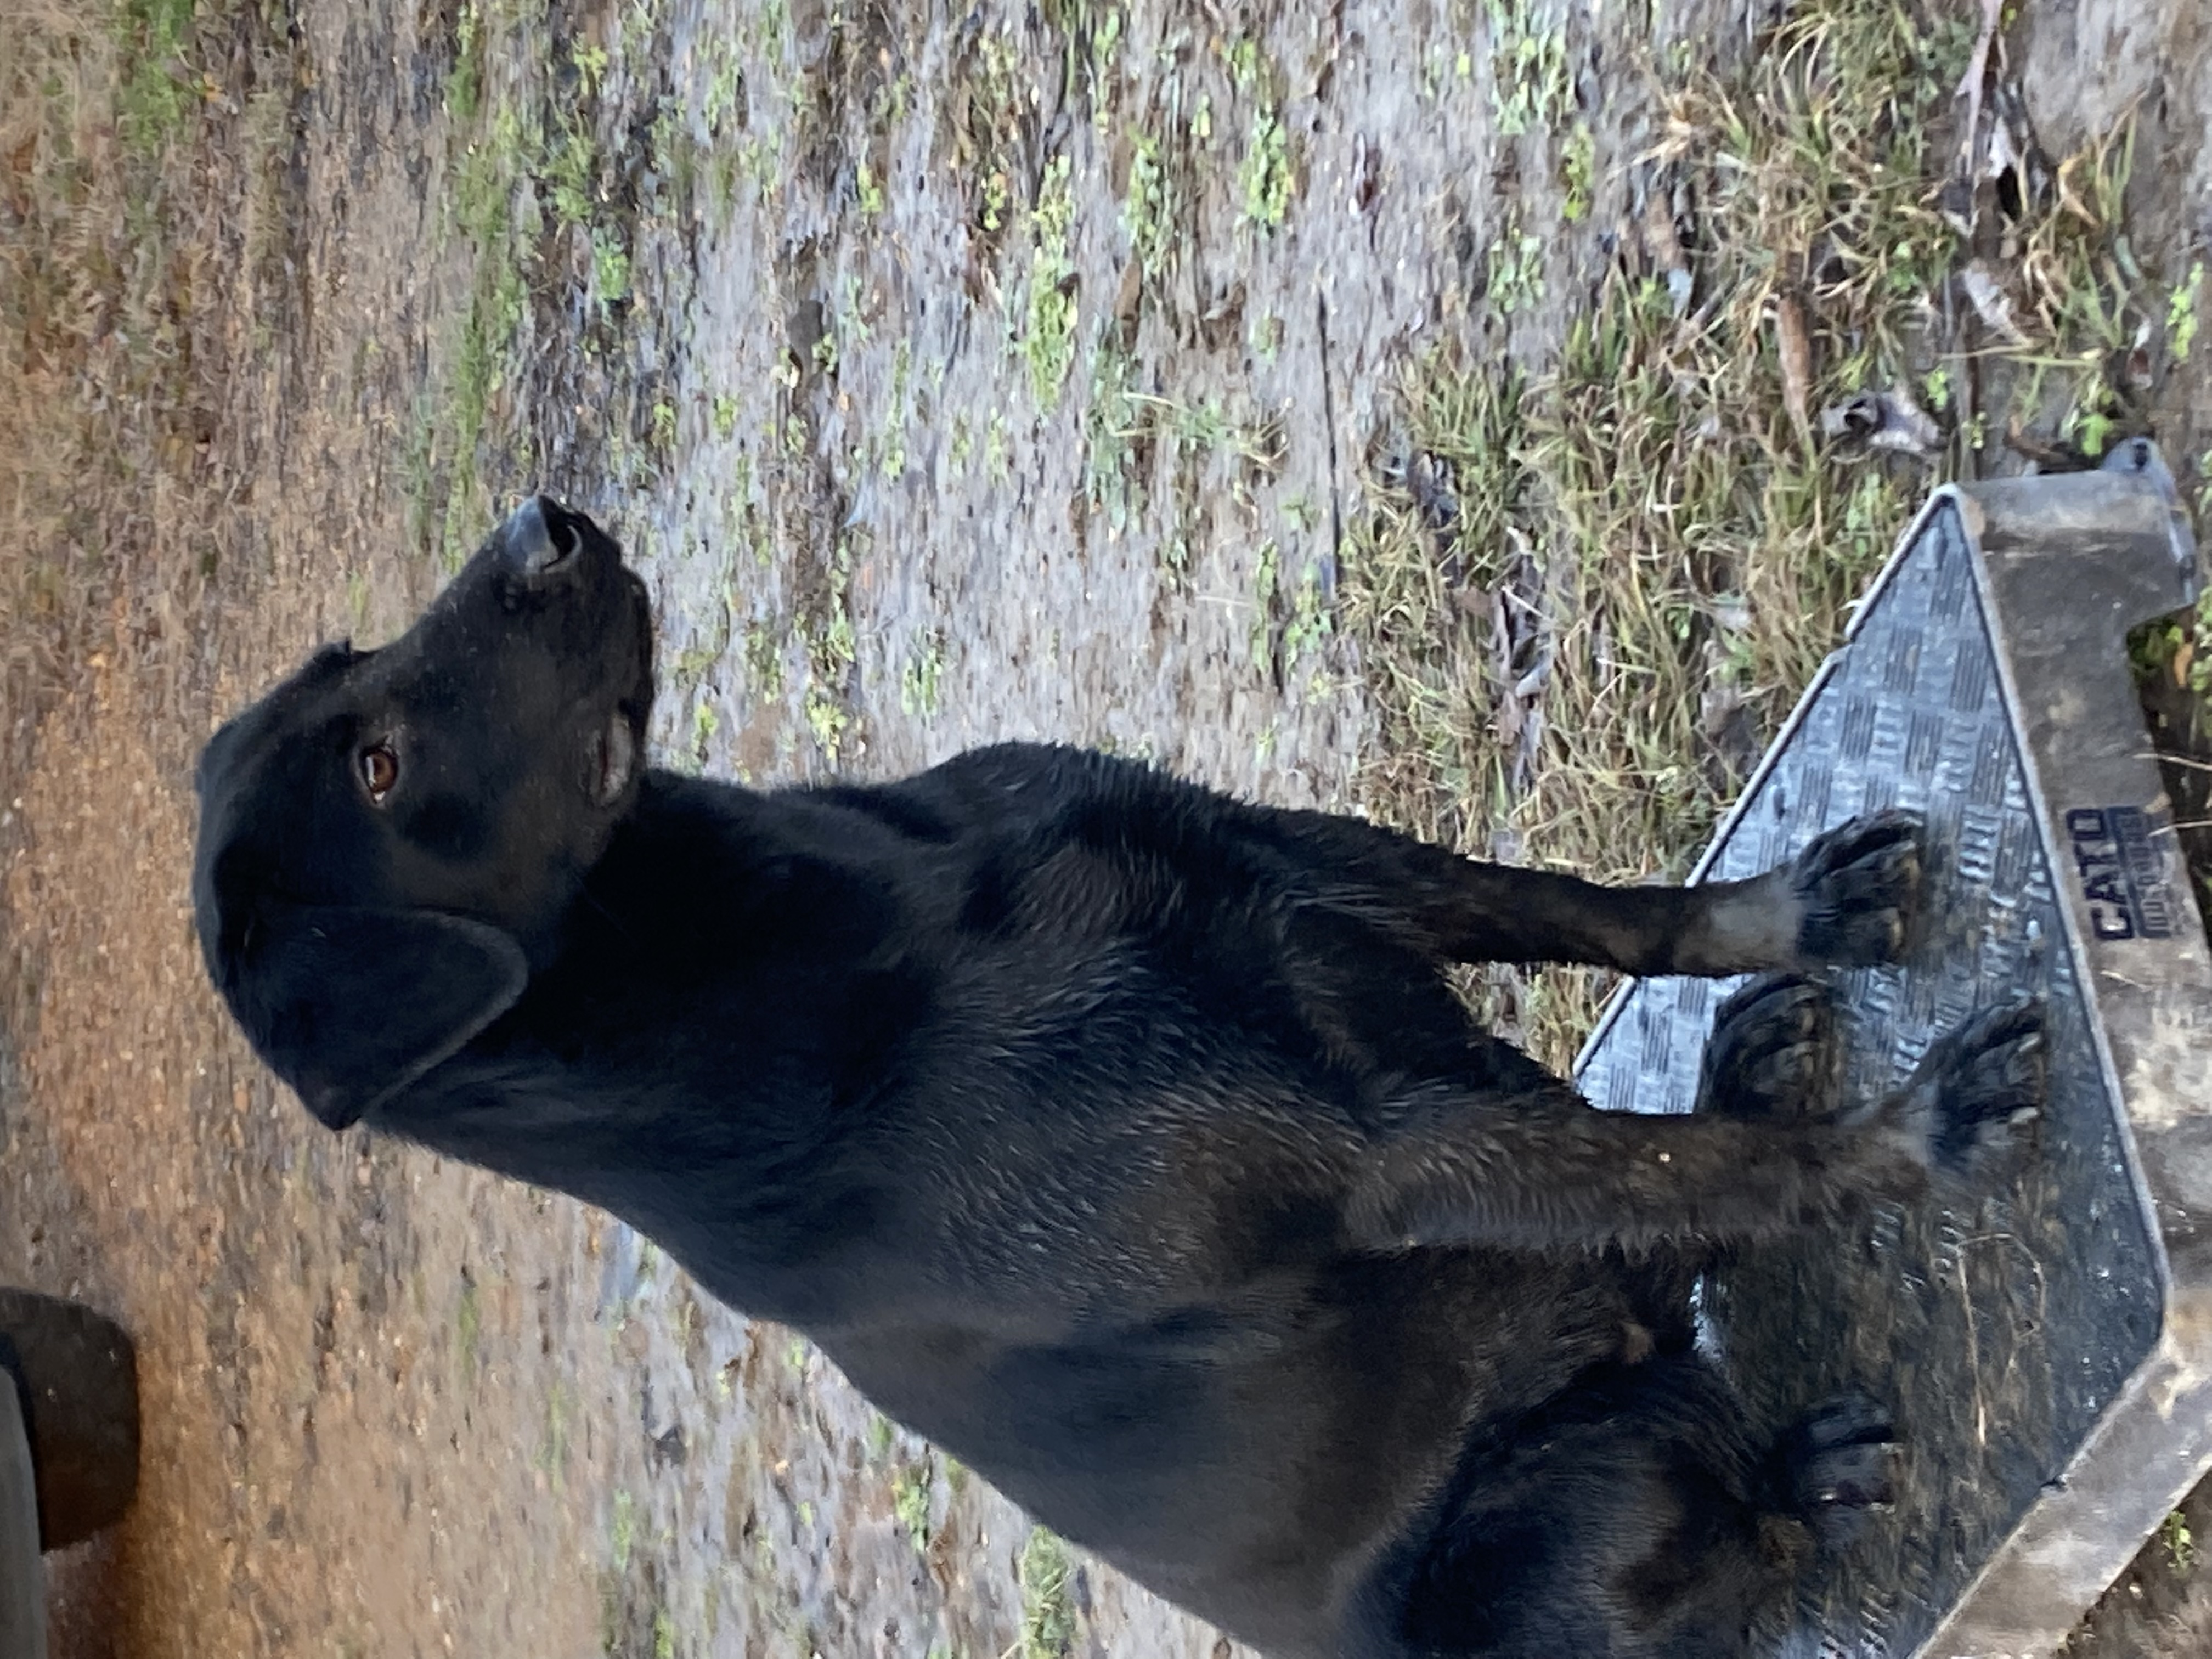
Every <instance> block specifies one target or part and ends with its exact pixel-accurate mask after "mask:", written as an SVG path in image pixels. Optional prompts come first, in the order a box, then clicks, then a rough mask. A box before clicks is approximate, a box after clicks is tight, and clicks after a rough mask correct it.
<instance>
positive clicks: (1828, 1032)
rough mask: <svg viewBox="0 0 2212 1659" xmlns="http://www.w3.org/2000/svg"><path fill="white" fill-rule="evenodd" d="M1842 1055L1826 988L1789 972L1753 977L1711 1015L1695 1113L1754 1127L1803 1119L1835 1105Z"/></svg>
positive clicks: (1831, 1000)
mask: <svg viewBox="0 0 2212 1659" xmlns="http://www.w3.org/2000/svg"><path fill="white" fill-rule="evenodd" d="M1842 1057H1843V1050H1842V1046H1841V1044H1840V1043H1839V1042H1838V1041H1837V1033H1836V1008H1835V1000H1834V998H1833V996H1832V994H1830V992H1829V990H1828V987H1826V986H1824V985H1821V984H1820V983H1818V982H1816V981H1813V980H1809V979H1806V978H1803V977H1802V976H1801V975H1796V974H1769V975H1762V976H1761V977H1759V978H1758V979H1755V980H1753V981H1751V982H1750V983H1749V984H1748V985H1746V986H1745V987H1743V988H1742V989H1741V990H1740V991H1738V992H1737V993H1736V994H1735V995H1734V996H1732V997H1730V998H1729V1000H1727V1001H1726V1002H1723V1004H1721V1006H1720V1012H1718V1013H1717V1015H1716V1016H1715V1017H1714V1020H1713V1034H1712V1036H1711V1037H1709V1038H1707V1039H1706V1042H1705V1064H1704V1067H1703V1070H1702V1073H1701V1074H1700V1076H1699V1081H1698V1109H1699V1111H1701V1112H1716V1113H1718V1114H1719V1115H1722V1116H1723V1117H1733V1118H1741V1119H1745V1120H1748V1121H1758V1122H1768V1123H1772V1122H1802V1121H1806V1120H1808V1119H1812V1118H1817V1117H1819V1116H1820V1115H1823V1114H1825V1113H1826V1111H1827V1110H1828V1109H1830V1108H1831V1107H1832V1105H1833V1104H1834V1102H1835V1095H1836V1090H1837V1085H1838V1081H1839V1078H1840V1073H1841V1066H1842Z"/></svg>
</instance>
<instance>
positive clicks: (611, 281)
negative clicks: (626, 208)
mask: <svg viewBox="0 0 2212 1659" xmlns="http://www.w3.org/2000/svg"><path fill="white" fill-rule="evenodd" d="M592 298H593V299H594V300H595V301H598V302H599V309H600V311H601V312H602V313H606V312H610V311H612V310H613V309H615V308H616V307H617V306H620V305H621V304H623V301H627V300H628V299H629V249H628V248H626V247H624V246H623V242H622V238H621V236H620V234H618V233H617V232H615V231H613V230H611V229H607V228H603V227H600V226H596V225H595V226H593V227H592Z"/></svg>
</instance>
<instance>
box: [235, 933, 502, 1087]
mask: <svg viewBox="0 0 2212 1659" xmlns="http://www.w3.org/2000/svg"><path fill="white" fill-rule="evenodd" d="M227 965H228V969H229V971H228V973H226V974H224V975H222V976H221V978H222V984H223V989H224V993H225V995H226V997H227V999H228V1001H229V1003H230V1006H231V1011H232V1012H234V1014H236V1015H237V1016H238V1023H239V1024H240V1025H242V1026H243V1027H245V1029H246V1037H247V1039H248V1040H249V1041H250V1042H252V1044H253V1047H254V1051H255V1052H256V1053H258V1054H259V1055H260V1056H261V1057H262V1059H264V1060H266V1061H268V1063H269V1066H270V1070H271V1071H273V1072H275V1073H276V1075H277V1076H279V1077H281V1078H283V1079H284V1081H285V1082H287V1083H289V1084H290V1085H292V1086H293V1088H295V1089H296V1090H298V1091H299V1093H300V1098H301V1100H302V1101H304V1102H306V1103H307V1109H308V1110H309V1111H311V1112H313V1114H314V1115H316V1116H317V1117H318V1118H319V1119H321V1120H322V1121H323V1122H325V1124H327V1125H329V1126H330V1127H331V1128H333V1129H343V1128H344V1127H346V1126H347V1125H349V1124H350V1123H352V1122H353V1121H355V1120H356V1119H357V1118H359V1117H360V1116H361V1115H362V1114H363V1113H365V1112H368V1111H372V1110H374V1109H375V1108H376V1107H378V1106H379V1105H380V1104H382V1103H384V1102H385V1101H386V1100H388V1099H390V1098H391V1097H392V1096H393V1095H395V1094H397V1093H398V1092H399V1091H401V1090H402V1089H404V1088H405V1087H406V1086H407V1085H409V1084H410V1083H412V1082H414V1081H415V1080H416V1079H417V1078H419V1077H421V1076H422V1074H423V1073H426V1072H428V1070H429V1069H430V1068H431V1067H432V1066H436V1065H438V1064H439V1063H440V1062H441V1061H442V1060H447V1059H448V1058H450V1057H451V1056H452V1055H453V1054H454V1053H455V1052H456V1051H457V1050H459V1048H461V1047H462V1045H464V1044H465V1043H466V1042H468V1041H469V1040H470V1039H471V1037H473V1036H476V1035H477V1033H478V1032H479V1031H481V1030H483V1029H484V1027H485V1026H487V1025H489V1024H491V1023H492V1021H494V1020H495V1019H497V1018H499V1017H500V1015H501V1014H502V1013H504V1012H506V1011H507V1009H508V1008H509V1007H511V1006H513V1003H514V1000H515V999H516V998H518V997H520V995H521V994H522V991H523V987H524V986H525V985H526V983H527V982H528V981H529V978H530V966H529V963H528V962H527V961H526V959H525V957H524V956H523V953H522V947H521V946H520V945H518V944H517V943H516V942H515V941H514V940H513V939H512V938H510V937H509V936H508V935H507V934H506V933H501V931H500V930H499V929H498V928H496V927H490V926H488V925H487V924H485V923H483V922H481V921H471V920H470V919H469V918H467V917H465V916H453V915H442V914H441V913H439V912H436V911H432V910H370V909H349V908H339V907H335V906H328V905H285V904H277V905H270V906H266V907H264V908H262V910H261V911H260V913H259V914H258V915H256V916H255V917H254V919H253V921H252V925H251V926H250V927H248V928H247V929H246V932H245V936H244V937H243V938H241V939H240V940H239V941H238V948H237V950H236V951H235V952H234V955H233V956H232V959H231V961H230V962H229V963H228V964H227Z"/></svg>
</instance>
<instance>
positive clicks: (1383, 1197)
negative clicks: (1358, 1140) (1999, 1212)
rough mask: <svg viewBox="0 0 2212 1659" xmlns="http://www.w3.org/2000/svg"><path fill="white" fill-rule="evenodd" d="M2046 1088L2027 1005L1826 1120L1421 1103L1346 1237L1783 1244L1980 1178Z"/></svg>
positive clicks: (1366, 1243)
mask: <svg viewBox="0 0 2212 1659" xmlns="http://www.w3.org/2000/svg"><path fill="white" fill-rule="evenodd" d="M2042 1089H2043V1045H2042V1022H2041V1016H2040V1013H2039V1010H2037V1009H2036V1008H2035V1007H2034V1006H2032V1005H2025V1004H2023V1005H2015V1006H2007V1007H2004V1008H2000V1009H1997V1010H1994V1011H1992V1012H1989V1013H1986V1014H1984V1015H1983V1016H1981V1017H1979V1018H1977V1019H1975V1020H1973V1021H1972V1022H1970V1023H1969V1024H1967V1025H1966V1026H1965V1027H1963V1028H1961V1029H1960V1030H1959V1031H1957V1032H1955V1033H1954V1034H1953V1035H1952V1036H1950V1037H1948V1038H1947V1039H1946V1040H1945V1041H1944V1042H1941V1043H1938V1044H1937V1045H1936V1047H1935V1048H1933V1049H1931V1050H1930V1051H1929V1054H1928V1057H1927V1058H1926V1059H1925V1060H1923V1062H1922V1064H1921V1066H1920V1067H1919V1069H1918V1070H1917V1072H1916V1073H1914V1074H1913V1076H1912V1077H1911V1079H1909V1080H1908V1081H1907V1082H1906V1084H1905V1086H1904V1087H1903V1088H1901V1089H1899V1090H1898V1091H1896V1092H1895V1093H1894V1094H1893V1095H1891V1096H1889V1097H1887V1099H1885V1100H1883V1101H1881V1103H1878V1104H1876V1105H1875V1107H1873V1108H1872V1109H1869V1110H1866V1111H1863V1112H1860V1113H1857V1114H1847V1115H1831V1116H1829V1117H1828V1118H1827V1119H1826V1121H1799V1122H1790V1121H1756V1120H1747V1119H1745V1118H1742V1117H1738V1116H1733V1115H1723V1114H1722V1113H1717V1112H1716V1113H1707V1112H1697V1113H1692V1114H1690V1115H1686V1116H1644V1115H1637V1114H1632V1113H1625V1112H1601V1111H1599V1110H1597V1109H1595V1108H1594V1107H1591V1106H1589V1105H1588V1104H1587V1103H1584V1102H1583V1100H1582V1099H1581V1098H1580V1097H1577V1096H1576V1095H1574V1094H1573V1093H1572V1092H1571V1091H1569V1090H1568V1089H1566V1088H1565V1086H1564V1085H1561V1087H1560V1088H1559V1091H1557V1093H1556V1094H1553V1095H1552V1096H1550V1097H1546V1098H1543V1099H1541V1100H1537V1101H1534V1102H1531V1101H1527V1100H1513V1101H1499V1100H1497V1099H1495V1098H1484V1097H1469V1096H1463V1095H1462V1096H1455V1095H1451V1094H1448V1093H1445V1092H1443V1091H1434V1092H1430V1091H1424V1092H1423V1093H1421V1094H1420V1095H1419V1096H1416V1097H1410V1098H1407V1099H1405V1100H1403V1101H1402V1102H1401V1105H1402V1106H1403V1107H1404V1108H1405V1115H1404V1116H1403V1118H1402V1119H1401V1121H1400V1123H1399V1125H1398V1126H1397V1127H1395V1128H1394V1129H1393V1130H1392V1131H1390V1133H1389V1134H1388V1136H1387V1137H1385V1138H1384V1139H1382V1140H1381V1141H1379V1142H1378V1143H1376V1145H1375V1146H1372V1147H1371V1148H1370V1151H1369V1152H1368V1153H1367V1155H1366V1156H1365V1158H1364V1159H1363V1161H1362V1164H1361V1167H1360V1168H1359V1169H1358V1171H1357V1172H1356V1174H1355V1176H1354V1177H1353V1180H1352V1189H1351V1192H1350V1194H1349V1195H1348V1198H1347V1200H1346V1210H1345V1221H1346V1228H1347V1231H1349V1232H1350V1234H1351V1236H1352V1240H1353V1242H1354V1243H1356V1244H1357V1245H1358V1246H1359V1247H1361V1248H1363V1249H1373V1250H1394V1249H1409V1248H1418V1247H1421V1246H1425V1245H1438V1244H1444V1245H1449V1244H1477V1245H1494V1246H1504V1247H1507V1248H1512V1249H1553V1248H1557V1247H1559V1246H1579V1247H1583V1248H1588V1249H1599V1248H1601V1247H1603V1246H1606V1245H1608V1244H1618V1245H1620V1246H1621V1247H1623V1248H1625V1249H1632V1250H1633V1249H1641V1248H1644V1247H1648V1246H1651V1245H1655V1244H1660V1243H1669V1242H1675V1243H1692V1242H1705V1243H1735V1242H1743V1241H1748V1240H1753V1239H1758V1238H1762V1237H1773V1236H1775V1235H1777V1234H1779V1233H1782V1232H1785V1231H1792V1230H1795V1229H1798V1228H1803V1227H1808V1226H1817V1225H1824V1224H1826V1223H1830V1222H1833V1221H1836V1220H1838V1219H1841V1218H1844V1216H1846V1215H1848V1214H1849V1213H1850V1212H1853V1211H1854V1210H1856V1209H1857V1208H1859V1207H1860V1206H1863V1205H1864V1204H1865V1203H1866V1202H1867V1201H1868V1200H1874V1199H1882V1198H1887V1199H1894V1200H1905V1201H1910V1200H1914V1199H1917V1198H1918V1197H1920V1196H1922V1195H1923V1194H1926V1193H1927V1192H1928V1191H1929V1188H1931V1186H1932V1187H1939V1188H1940V1187H1942V1186H1944V1185H1946V1184H1948V1183H1952V1182H1960V1181H1963V1180H1965V1179H1966V1178H1967V1177H1969V1176H1972V1174H1973V1173H1975V1171H1976V1170H1977V1169H1978V1167H1979V1166H1980V1165H1982V1164H1984V1163H1986V1162H1987V1161H1988V1160H1989V1158H1990V1156H1991V1155H1992V1154H1993V1153H1994V1152H1996V1151H1998V1150H2000V1149H2002V1147H2004V1146H2007V1145H2008V1144H2009V1141H2010V1138H2011V1133H2012V1131H2013V1129H2014V1128H2015V1126H2017V1125H2019V1124H2021V1123H2022V1122H2024V1121H2027V1119H2028V1118H2031V1117H2033V1115H2034V1113H2035V1110H2036V1109H2037V1107H2038V1105H2039V1102H2040V1100H2041V1098H2042Z"/></svg>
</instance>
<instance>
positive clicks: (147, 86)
mask: <svg viewBox="0 0 2212 1659" xmlns="http://www.w3.org/2000/svg"><path fill="white" fill-rule="evenodd" d="M196 10H197V5H196V3H195V0H122V3H121V4H120V5H119V6H118V7H117V9H116V15H115V27H116V36H117V45H118V47H119V49H120V56H121V59H122V68H123V81H122V86H121V87H120V88H119V89H118V94H117V100H116V126H117V130H118V132H119V133H120V134H121V136H122V138H123V142H124V144H125V147H126V148H127V149H130V150H131V152H132V153H133V154H135V155H139V156H141V157H151V156H154V155H157V154H158V153H159V152H160V151H161V149H162V148H163V147H164V146H165V145H166V144H167V143H168V142H169V140H170V139H171V138H172V137H174V136H175V135H176V134H177V132H178V131H179V130H180V129H181V128H182V127H183V125H184V124H185V118H186V117H188V116H189V115H191V112H192V111H193V110H194V109H195V108H196V107H197V105H198V103H199V101H200V100H199V95H198V88H197V85H196V84H195V82H196V81H197V77H196V76H194V75H193V74H192V72H191V68H190V67H189V66H188V65H187V64H186V63H185V48H186V47H187V46H189V45H190V44H191V38H192V24H193V18H194V13H195V12H196Z"/></svg>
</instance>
